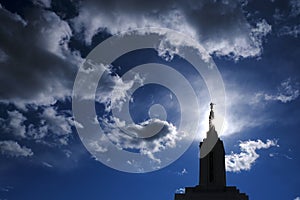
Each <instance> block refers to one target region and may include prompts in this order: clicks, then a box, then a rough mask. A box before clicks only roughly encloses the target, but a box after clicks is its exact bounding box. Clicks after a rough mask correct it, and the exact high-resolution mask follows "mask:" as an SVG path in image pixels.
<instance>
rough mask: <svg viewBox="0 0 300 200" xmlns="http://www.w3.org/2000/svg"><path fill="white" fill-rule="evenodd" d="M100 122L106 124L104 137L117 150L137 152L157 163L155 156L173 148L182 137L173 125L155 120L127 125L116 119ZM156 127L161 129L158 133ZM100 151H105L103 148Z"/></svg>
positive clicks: (182, 134)
mask: <svg viewBox="0 0 300 200" xmlns="http://www.w3.org/2000/svg"><path fill="white" fill-rule="evenodd" d="M101 121H102V122H106V127H105V132H107V134H106V135H107V137H108V138H109V139H110V141H112V142H113V143H114V144H115V145H116V146H117V147H118V148H119V149H130V150H134V151H138V152H139V153H141V154H142V155H147V156H148V157H149V158H150V159H151V160H153V161H155V162H157V163H161V160H160V159H158V158H156V157H155V154H156V153H159V152H161V151H163V150H165V149H166V148H175V147H176V142H177V141H180V140H181V139H182V138H183V136H184V133H181V132H178V131H177V128H176V127H175V126H174V125H173V124H171V123H169V122H167V121H163V120H160V119H155V118H154V119H149V120H146V121H144V122H142V123H140V124H135V123H132V124H128V123H126V122H124V121H122V120H120V119H118V118H116V117H110V119H101ZM153 124H154V125H153ZM153 127H154V128H153ZM157 127H160V128H161V129H159V131H158V132H157ZM149 133H150V134H151V135H150V136H149ZM153 133H154V134H155V135H153ZM141 135H142V137H141ZM144 136H147V137H144ZM103 145H105V144H103ZM101 149H105V146H102V147H101Z"/></svg>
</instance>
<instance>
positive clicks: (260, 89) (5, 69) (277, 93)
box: [0, 0, 300, 200]
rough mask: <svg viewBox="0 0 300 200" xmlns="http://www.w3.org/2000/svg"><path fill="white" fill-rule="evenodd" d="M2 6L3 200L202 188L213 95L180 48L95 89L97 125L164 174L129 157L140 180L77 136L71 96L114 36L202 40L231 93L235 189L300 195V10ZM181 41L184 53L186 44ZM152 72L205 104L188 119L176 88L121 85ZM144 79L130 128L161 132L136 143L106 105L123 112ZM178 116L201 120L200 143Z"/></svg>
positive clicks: (147, 57)
mask: <svg viewBox="0 0 300 200" xmlns="http://www.w3.org/2000/svg"><path fill="white" fill-rule="evenodd" d="M0 2H1V6H0V21H1V26H0V69H1V73H0V199H1V200H4V199H9V200H10V199H22V200H23V199H109V200H110V199H112V200H118V199H132V200H135V199H146V200H147V199H173V198H174V193H175V192H181V191H182V189H183V188H184V187H187V186H195V185H196V184H197V183H198V170H199V169H198V167H199V166H198V165H199V163H198V153H199V149H198V144H199V142H200V140H201V139H202V138H203V136H204V135H205V132H206V131H207V128H208V112H209V105H208V104H209V102H210V98H209V92H208V89H207V87H206V85H205V82H204V80H203V77H201V75H199V74H197V71H196V70H195V69H194V68H193V66H192V65H191V64H190V63H189V62H187V61H186V60H185V59H184V58H182V57H180V56H179V55H176V51H174V49H172V48H167V47H166V46H163V47H162V48H161V49H144V50H136V51H132V52H128V53H126V54H124V55H121V56H120V57H119V58H118V59H116V60H115V61H114V62H113V63H112V65H111V66H110V67H109V68H108V69H107V70H108V74H106V75H105V76H103V77H102V79H101V80H100V82H99V83H102V82H104V84H98V89H97V98H96V101H95V102H94V103H95V108H96V112H97V119H94V121H91V122H99V124H100V126H101V127H102V128H103V129H104V130H105V135H104V136H105V137H106V136H107V137H108V138H109V141H110V142H112V144H114V145H117V146H118V145H119V146H118V147H119V148H121V149H123V150H122V151H126V152H130V153H131V154H135V155H138V156H143V159H145V160H146V164H145V165H144V167H145V166H146V167H149V168H151V167H153V166H160V165H161V169H159V170H155V169H154V168H153V171H152V170H151V172H148V173H142V171H141V168H138V165H137V164H135V163H134V162H133V161H134V160H131V159H129V158H128V160H127V161H128V162H127V164H128V165H127V168H126V169H127V170H131V171H134V172H141V173H127V172H123V171H119V170H117V169H118V166H114V167H108V166H107V163H109V159H110V158H112V156H113V155H112V153H111V151H110V149H109V148H108V147H107V146H105V145H106V144H105V143H101V141H102V140H101V139H99V141H97V142H96V143H90V144H91V146H90V148H88V150H87V149H86V148H85V146H84V144H83V141H82V140H81V139H80V136H79V134H78V127H79V129H80V127H81V126H82V124H81V121H76V120H75V119H74V117H73V112H72V111H73V108H72V89H73V84H74V81H75V78H76V74H77V72H78V70H79V68H80V67H82V66H83V63H84V61H85V58H86V57H87V56H88V54H89V53H90V51H91V50H92V49H94V48H95V47H96V46H97V45H98V44H100V43H101V42H103V41H104V40H105V39H108V38H111V36H112V35H115V34H118V33H120V32H124V31H128V30H132V29H136V28H145V27H157V28H169V29H172V30H175V31H178V32H180V33H182V34H185V35H186V36H187V40H188V38H193V40H194V41H196V42H197V43H199V44H200V45H201V46H202V47H203V48H204V49H205V51H206V52H207V53H208V54H209V55H210V56H211V57H212V59H213V61H214V62H213V63H215V65H216V66H217V68H218V70H219V72H220V74H221V76H222V79H223V83H224V87H225V94H226V112H227V113H226V116H225V118H224V120H225V122H224V127H223V131H219V134H220V137H221V138H222V140H223V141H224V145H225V150H226V154H227V155H226V167H227V184H228V185H234V186H237V187H238V188H239V189H240V190H241V191H242V192H245V193H247V194H248V195H249V197H250V199H255V200H260V199H278V200H282V199H287V200H294V199H300V191H299V185H300V172H299V166H300V161H299V159H300V158H299V155H300V149H299V147H298V141H299V136H298V135H299V134H298V133H299V131H300V128H299V126H298V124H299V123H300V121H299V120H300V117H299V112H298V109H299V108H300V101H299V99H300V98H299V95H300V69H299V63H300V50H299V44H300V42H299V33H300V26H299V19H300V2H299V1H297V0H288V1H284V0H282V1H280V0H272V1H271V0H270V1H267V0H266V1H254V0H248V1H231V0H229V1H206V2H203V1H194V0H191V1H187V2H181V1H180V2H179V1H164V2H162V1H156V0H154V1H136V0H128V1H120V0H113V1H109V2H107V1H104V0H103V1H102V0H101V1H93V0H91V1H68V0H66V1H57V0H52V1H51V0H32V1H29V0H28V1H13V2H12V1H0ZM145 35H146V34H145ZM166 39H167V40H170V41H171V40H172V39H174V38H171V37H170V38H168V37H167V38H166ZM175 39H177V38H175ZM177 42H179V43H176V44H177V45H178V48H179V47H185V45H186V44H187V43H186V41H182V40H177ZM175 50H177V49H176V48H175ZM108 51H111V52H113V51H114V50H108ZM160 53H162V54H160ZM173 54H174V55H173ZM146 63H159V64H161V65H168V66H169V67H170V68H172V69H175V70H176V71H177V72H179V73H180V74H182V75H183V76H184V78H185V79H186V80H188V81H189V82H190V84H191V86H192V87H193V89H194V90H195V92H196V98H197V99H198V100H199V102H200V103H199V109H194V110H192V111H191V110H190V109H191V107H189V105H186V103H185V104H184V105H183V103H182V102H181V99H180V95H178V94H176V93H174V91H172V90H171V89H170V88H168V87H165V86H160V85H158V84H150V85H149V84H143V82H144V81H145V77H144V79H143V77H139V76H134V78H132V79H131V80H127V81H125V80H122V79H121V77H122V76H123V75H124V74H126V72H128V71H130V70H132V69H133V68H134V67H136V66H137V65H141V64H146ZM153 66H154V65H153ZM153 69H154V68H153ZM153 71H154V70H153ZM173 75H174V74H160V73H158V72H156V74H155V73H154V76H153V77H152V78H155V77H158V78H160V79H161V80H171V79H172V78H171V77H174V76H175V75H174V76H173ZM87 81H89V80H87ZM173 81H175V82H178V84H177V83H176V84H175V83H173V82H172V85H171V86H174V88H175V89H176V88H179V89H180V88H184V86H183V85H184V84H183V83H181V82H180V81H179V79H178V80H177V79H175V80H173ZM134 84H139V85H138V86H139V88H138V89H137V90H136V91H135V92H134V93H133V94H132V96H130V98H131V99H129V100H128V101H129V104H128V105H129V112H130V114H131V115H132V119H133V122H134V123H136V124H129V125H130V128H131V129H130V130H142V131H144V132H138V133H142V134H144V133H145V134H149V132H147V131H145V130H144V129H143V127H142V126H144V125H145V124H146V125H149V124H150V125H153V126H156V125H157V126H158V125H163V126H164V129H162V130H161V131H159V132H158V134H157V135H156V136H155V137H149V138H147V139H140V138H139V139H132V138H131V139H130V140H128V135H125V136H124V137H123V136H122V135H120V134H121V133H122V132H120V131H116V127H121V128H124V127H126V126H128V122H127V121H126V123H125V122H123V121H118V120H119V119H118V118H113V114H115V113H114V112H117V111H113V112H111V110H109V109H118V106H120V105H123V103H122V101H124V99H125V98H128V97H127V96H128V94H129V93H128V91H129V90H130V89H132V88H133V87H134V86H133V85H134ZM112 88H117V89H118V90H117V93H112V92H113V90H112ZM215 92H217V91H215ZM112 94H113V95H112ZM189 97H190V96H189ZM111 102H115V104H110V103H111ZM184 102H186V101H184ZM156 104H160V105H161V106H163V107H164V109H165V110H164V111H163V109H162V108H161V107H160V106H156V107H152V108H153V110H152V111H151V112H150V114H149V109H150V108H151V106H153V105H156ZM114 106H115V107H114ZM181 107H183V108H184V109H183V111H186V112H190V115H188V126H191V127H193V126H194V125H195V124H198V125H199V127H198V128H199V130H193V131H194V132H195V133H193V134H194V136H195V139H194V140H193V136H191V135H192V133H191V132H188V133H185V132H184V131H183V132H179V125H180V120H182V118H183V116H184V115H183V114H182V113H181V111H182V110H181ZM105 109H106V110H105ZM216 109H218V104H217V105H216ZM108 110H109V111H108ZM217 111H218V110H216V112H215V115H216V117H218V116H220V113H218V112H217ZM83 112H84V110H83ZM195 113H196V114H195ZM165 114H166V116H167V117H166V118H164V117H165ZM218 114H219V115H218ZM151 116H154V117H157V119H156V120H153V121H151V119H150V117H151ZM106 120H107V121H106ZM197 120H198V121H197ZM107 122H109V123H107ZM118 123H119V124H118ZM124 123H125V125H124ZM143 123H144V124H143ZM83 127H84V126H83ZM76 128H77V129H76ZM184 133H185V134H186V135H187V136H184V135H185V134H184ZM180 134H183V135H180ZM138 136H139V137H140V136H141V135H138ZM81 137H82V135H81ZM181 137H183V138H184V139H182V138H181ZM185 144H191V145H190V146H188V147H189V148H188V149H187V150H186V151H185V152H182V155H181V156H180V157H179V158H178V159H175V158H174V157H172V156H170V158H172V159H174V160H172V162H170V163H169V165H164V164H165V163H168V162H169V161H166V160H167V159H169V157H162V155H165V154H163V153H164V151H169V152H171V153H172V152H173V153H174V155H175V154H176V155H177V154H178V152H179V151H181V148H180V146H181V145H185ZM85 145H86V144H85ZM93 152H94V153H95V152H96V153H97V154H94V153H93ZM179 153H180V152H179ZM97 155H101V157H97ZM168 155H169V154H168ZM101 159H102V160H101ZM104 159H105V160H106V161H105V162H104ZM124 159H125V160H126V159H127V158H126V157H125V158H124ZM120 160H122V159H121V158H120ZM129 161H130V162H129ZM135 161H138V160H135ZM120 162H121V161H120ZM105 163H106V164H105ZM137 163H138V162H137ZM119 164H120V163H119ZM121 164H122V163H121ZM121 164H120V165H121ZM123 164H124V163H123ZM125 164H126V163H125ZM123 169H124V168H123Z"/></svg>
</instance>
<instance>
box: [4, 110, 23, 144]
mask: <svg viewBox="0 0 300 200" xmlns="http://www.w3.org/2000/svg"><path fill="white" fill-rule="evenodd" d="M8 116H9V124H8V126H7V127H6V128H8V129H9V131H11V132H12V133H13V134H14V135H15V136H16V137H18V138H25V137H26V127H25V125H24V121H25V120H26V117H25V116H24V115H23V114H22V113H20V112H19V111H17V110H14V111H8Z"/></svg>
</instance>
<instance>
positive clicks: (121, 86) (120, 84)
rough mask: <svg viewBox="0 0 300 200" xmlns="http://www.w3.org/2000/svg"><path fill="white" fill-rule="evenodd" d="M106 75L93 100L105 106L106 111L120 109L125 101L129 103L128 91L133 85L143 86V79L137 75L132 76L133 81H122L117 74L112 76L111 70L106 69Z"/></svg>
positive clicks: (109, 68)
mask: <svg viewBox="0 0 300 200" xmlns="http://www.w3.org/2000/svg"><path fill="white" fill-rule="evenodd" d="M107 70H108V71H107V73H108V75H106V76H103V78H102V79H101V80H102V81H101V84H99V87H98V89H97V92H96V98H95V100H96V101H97V102H99V103H103V104H105V106H106V110H111V109H116V108H117V109H121V107H122V106H123V104H124V102H125V101H129V99H130V96H129V91H130V90H131V88H132V87H133V85H134V84H137V85H138V86H142V85H143V78H141V77H140V76H139V74H134V76H133V79H131V80H123V79H122V78H121V77H120V76H118V75H117V74H115V75H111V74H112V71H111V70H112V68H111V67H108V68H107Z"/></svg>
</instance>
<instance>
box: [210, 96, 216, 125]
mask: <svg viewBox="0 0 300 200" xmlns="http://www.w3.org/2000/svg"><path fill="white" fill-rule="evenodd" d="M209 105H210V113H209V129H212V128H213V127H214V125H213V123H212V120H213V119H214V118H215V114H214V111H213V109H214V105H216V104H214V103H212V102H211V103H210V104H209Z"/></svg>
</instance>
